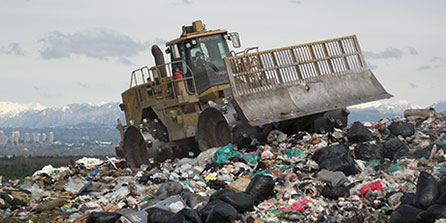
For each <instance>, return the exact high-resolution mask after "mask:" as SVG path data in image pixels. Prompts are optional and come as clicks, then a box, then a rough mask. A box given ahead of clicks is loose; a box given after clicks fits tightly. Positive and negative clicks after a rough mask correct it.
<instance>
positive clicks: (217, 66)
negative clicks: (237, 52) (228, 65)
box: [190, 35, 229, 71]
mask: <svg viewBox="0 0 446 223" xmlns="http://www.w3.org/2000/svg"><path fill="white" fill-rule="evenodd" d="M195 40H196V41H197V43H196V44H195V45H194V46H193V47H192V48H190V56H191V59H192V68H194V67H195V68H198V69H199V68H202V67H204V66H210V67H211V68H212V69H214V70H215V71H217V70H223V69H224V64H223V58H225V57H227V56H228V55H229V49H228V45H227V44H226V40H225V39H224V38H223V35H212V36H205V37H200V38H197V39H195Z"/></svg>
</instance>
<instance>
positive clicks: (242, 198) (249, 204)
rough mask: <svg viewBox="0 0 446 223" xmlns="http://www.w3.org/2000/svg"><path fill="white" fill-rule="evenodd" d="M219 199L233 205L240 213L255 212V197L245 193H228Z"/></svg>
mask: <svg viewBox="0 0 446 223" xmlns="http://www.w3.org/2000/svg"><path fill="white" fill-rule="evenodd" d="M218 199H220V200H222V201H224V202H226V203H228V204H230V205H232V206H233V207H234V208H235V209H237V211H238V212H240V213H243V212H245V211H253V210H254V199H253V197H252V196H251V195H250V194H247V193H244V192H234V193H226V194H223V195H221V196H219V197H218Z"/></svg>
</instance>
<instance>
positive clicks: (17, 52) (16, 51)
mask: <svg viewBox="0 0 446 223" xmlns="http://www.w3.org/2000/svg"><path fill="white" fill-rule="evenodd" d="M0 53H1V54H6V55H12V56H24V55H25V51H23V50H22V48H21V47H20V44H18V43H11V44H9V46H7V47H3V48H1V49H0Z"/></svg>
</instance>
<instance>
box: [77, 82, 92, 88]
mask: <svg viewBox="0 0 446 223" xmlns="http://www.w3.org/2000/svg"><path fill="white" fill-rule="evenodd" d="M77 85H78V86H79V87H81V88H90V85H88V84H87V83H83V82H77Z"/></svg>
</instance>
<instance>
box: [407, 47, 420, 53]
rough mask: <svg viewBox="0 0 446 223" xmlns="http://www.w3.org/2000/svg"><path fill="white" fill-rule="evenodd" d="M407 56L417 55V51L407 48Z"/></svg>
mask: <svg viewBox="0 0 446 223" xmlns="http://www.w3.org/2000/svg"><path fill="white" fill-rule="evenodd" d="M409 54H410V55H418V51H417V50H416V49H415V48H413V47H409Z"/></svg>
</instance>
